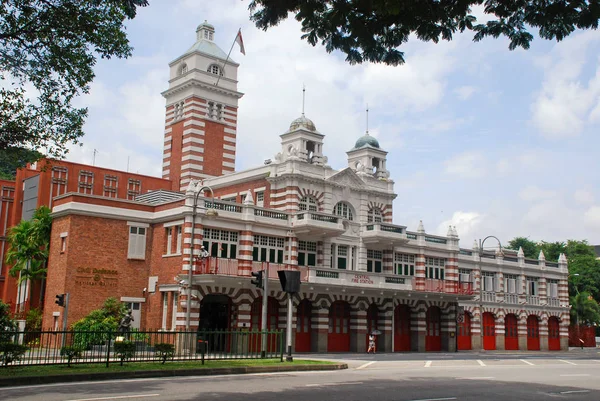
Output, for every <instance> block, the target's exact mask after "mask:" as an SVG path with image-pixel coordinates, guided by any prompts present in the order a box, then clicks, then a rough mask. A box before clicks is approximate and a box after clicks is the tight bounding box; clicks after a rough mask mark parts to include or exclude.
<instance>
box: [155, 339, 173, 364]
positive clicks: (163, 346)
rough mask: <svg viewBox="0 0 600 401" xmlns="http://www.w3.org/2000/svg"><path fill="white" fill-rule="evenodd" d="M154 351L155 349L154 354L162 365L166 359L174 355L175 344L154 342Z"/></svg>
mask: <svg viewBox="0 0 600 401" xmlns="http://www.w3.org/2000/svg"><path fill="white" fill-rule="evenodd" d="M154 351H156V354H157V355H158V357H159V358H160V359H161V360H162V364H163V365H164V364H165V362H166V361H167V359H171V358H173V355H175V346H174V345H173V344H169V343H157V344H154Z"/></svg>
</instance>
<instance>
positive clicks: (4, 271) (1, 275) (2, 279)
mask: <svg viewBox="0 0 600 401" xmlns="http://www.w3.org/2000/svg"><path fill="white" fill-rule="evenodd" d="M14 194H15V182H14V181H6V180H0V195H1V199H0V298H1V299H3V300H6V299H9V298H5V297H4V287H5V285H6V283H7V282H8V279H7V276H8V270H9V266H8V265H7V264H5V263H3V261H4V259H5V257H6V251H7V250H8V244H7V242H6V235H7V234H8V229H9V228H10V224H9V220H10V219H11V216H12V209H13V206H14Z"/></svg>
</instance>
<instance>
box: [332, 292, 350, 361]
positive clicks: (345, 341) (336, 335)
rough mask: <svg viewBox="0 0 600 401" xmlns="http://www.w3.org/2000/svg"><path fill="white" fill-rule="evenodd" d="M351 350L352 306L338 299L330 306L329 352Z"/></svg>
mask: <svg viewBox="0 0 600 401" xmlns="http://www.w3.org/2000/svg"><path fill="white" fill-rule="evenodd" d="M349 351H350V307H349V306H348V304H347V303H346V302H344V301H336V302H334V303H333V304H332V305H331V308H329V334H328V335H327V352H349Z"/></svg>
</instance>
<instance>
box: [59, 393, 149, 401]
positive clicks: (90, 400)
mask: <svg viewBox="0 0 600 401" xmlns="http://www.w3.org/2000/svg"><path fill="white" fill-rule="evenodd" d="M159 395H160V394H136V395H121V396H118V397H98V398H80V399H77V400H68V401H101V400H123V399H126V398H142V397H158V396H159Z"/></svg>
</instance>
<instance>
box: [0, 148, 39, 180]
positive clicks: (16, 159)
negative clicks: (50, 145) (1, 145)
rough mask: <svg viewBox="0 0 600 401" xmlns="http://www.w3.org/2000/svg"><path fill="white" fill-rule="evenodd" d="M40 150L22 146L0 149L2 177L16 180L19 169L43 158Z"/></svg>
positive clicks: (0, 172) (0, 177) (0, 176)
mask: <svg viewBox="0 0 600 401" xmlns="http://www.w3.org/2000/svg"><path fill="white" fill-rule="evenodd" d="M42 156H43V155H42V154H41V153H40V152H36V151H35V150H29V149H27V148H22V147H9V148H7V149H0V179H3V180H14V179H15V177H16V175H17V169H18V168H20V167H25V165H26V164H27V163H33V162H35V161H38V160H39V159H41V158H42Z"/></svg>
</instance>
